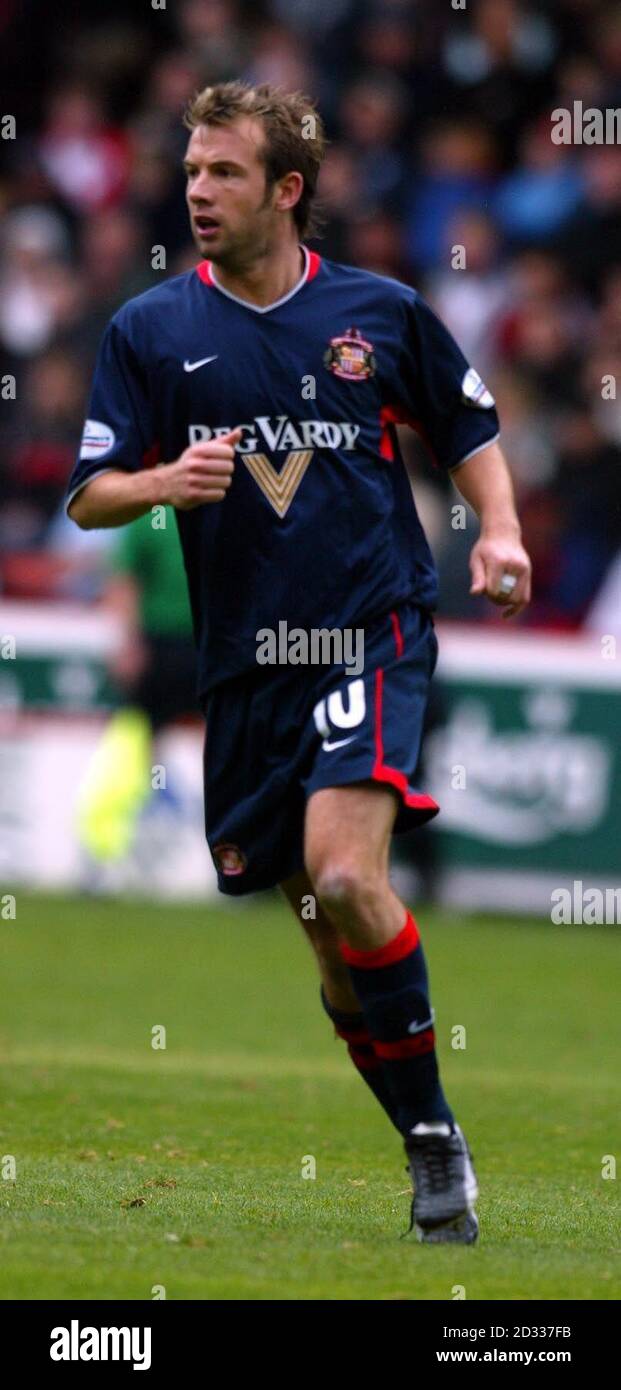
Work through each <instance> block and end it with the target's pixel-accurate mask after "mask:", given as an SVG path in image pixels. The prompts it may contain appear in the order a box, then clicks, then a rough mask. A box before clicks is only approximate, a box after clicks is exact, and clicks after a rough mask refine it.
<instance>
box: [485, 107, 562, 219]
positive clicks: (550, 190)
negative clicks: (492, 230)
mask: <svg viewBox="0 0 621 1390" xmlns="http://www.w3.org/2000/svg"><path fill="white" fill-rule="evenodd" d="M550 130H551V126H550V120H549V118H548V117H543V118H542V120H541V121H539V122H537V124H536V125H534V126H530V127H529V128H528V129H527V131H526V133H525V135H524V137H523V139H522V141H521V159H520V164H519V165H518V167H517V168H516V169H514V170H512V172H511V173H510V174H507V175H506V177H505V178H504V179H503V180H502V182H501V184H500V187H499V189H498V192H497V193H496V196H495V199H494V210H495V214H496V216H497V218H498V222H499V225H500V227H501V228H502V230H503V231H504V232H505V234H506V236H507V237H508V238H509V239H510V240H511V241H512V242H513V243H514V244H517V245H523V244H525V243H536V244H539V245H540V244H541V243H542V242H544V241H547V240H550V239H551V238H552V237H553V236H554V235H555V234H556V233H558V232H559V231H560V229H561V228H562V227H563V226H564V225H565V223H566V222H568V221H569V219H570V217H571V216H572V214H573V213H574V212H575V211H576V209H577V208H578V205H579V203H580V198H581V194H582V187H583V184H582V176H581V173H580V169H579V168H578V166H577V164H576V161H575V158H574V156H573V153H572V154H571V155H570V154H569V153H568V147H567V145H555V144H554V143H553V142H552V140H551V139H550Z"/></svg>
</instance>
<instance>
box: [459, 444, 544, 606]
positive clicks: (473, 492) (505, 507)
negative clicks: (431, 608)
mask: <svg viewBox="0 0 621 1390" xmlns="http://www.w3.org/2000/svg"><path fill="white" fill-rule="evenodd" d="M451 477H452V479H453V482H454V483H455V486H456V487H457V488H458V490H459V492H460V493H461V495H462V497H463V498H465V500H466V502H468V503H469V505H470V506H471V507H472V508H473V509H474V511H475V512H476V514H477V516H478V518H479V521H480V523H481V534H480V536H479V539H478V541H477V542H476V544H475V545H474V546H473V548H472V551H471V554H470V573H471V575H472V584H471V587H470V593H471V594H473V595H476V594H486V595H487V597H488V598H490V599H491V600H492V603H497V604H499V605H501V606H502V607H503V608H504V612H503V618H511V617H513V616H514V615H515V614H516V613H521V612H522V609H523V608H525V607H526V604H527V603H529V602H530V584H531V564H530V560H529V558H528V555H527V554H526V551H525V549H524V547H523V545H522V540H521V530H520V523H519V521H518V516H517V512H516V509H515V498H514V494H513V484H512V482H511V474H510V472H509V469H508V466H507V463H506V460H505V457H504V454H503V452H502V449H501V448H500V445H499V444H498V443H496V442H494V443H492V444H487V445H486V446H485V447H484V448H483V449H479V450H478V451H477V452H476V453H475V454H473V455H472V456H471V457H470V458H468V459H466V461H465V463H461V464H459V465H458V466H457V468H455V469H452V470H451ZM503 575H513V576H514V577H515V580H516V583H515V585H514V587H513V588H512V589H511V592H510V593H506V592H504V593H503V590H502V588H501V584H502V579H503Z"/></svg>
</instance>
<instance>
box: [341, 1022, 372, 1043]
mask: <svg viewBox="0 0 621 1390" xmlns="http://www.w3.org/2000/svg"><path fill="white" fill-rule="evenodd" d="M334 1031H335V1033H336V1035H337V1037H339V1038H343V1040H344V1042H347V1043H367V1044H369V1046H371V1047H372V1046H373V1042H372V1039H371V1034H370V1033H369V1030H368V1028H367V1026H366V1024H364V1023H361V1025H360V1027H359V1028H341V1026H340V1024H338V1023H335V1025H334Z"/></svg>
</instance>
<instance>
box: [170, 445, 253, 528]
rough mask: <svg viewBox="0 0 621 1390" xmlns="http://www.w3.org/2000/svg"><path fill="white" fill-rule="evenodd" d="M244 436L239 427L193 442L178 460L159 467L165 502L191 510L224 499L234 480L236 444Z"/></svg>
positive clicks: (182, 509) (183, 510)
mask: <svg viewBox="0 0 621 1390" xmlns="http://www.w3.org/2000/svg"><path fill="white" fill-rule="evenodd" d="M241 437H242V430H241V429H240V428H237V429H234V430H230V431H229V433H228V434H222V435H220V436H219V437H218V438H217V439H209V440H205V441H204V442H202V443H199V444H190V446H189V448H187V449H184V451H183V453H182V454H181V455H180V457H179V458H178V459H177V461H176V462H175V463H168V464H165V465H164V467H162V468H160V469H159V470H158V481H159V483H160V485H161V495H162V502H164V503H169V504H170V506H171V507H177V508H178V509H179V511H182V512H188V511H191V510H192V508H193V507H202V506H204V504H205V503H206V502H222V501H223V499H224V498H225V497H226V494H227V492H228V489H229V488H230V486H231V482H232V480H233V469H234V467H235V445H236V444H239V441H240V439H241Z"/></svg>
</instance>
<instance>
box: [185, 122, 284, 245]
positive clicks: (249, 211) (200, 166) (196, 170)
mask: <svg viewBox="0 0 621 1390" xmlns="http://www.w3.org/2000/svg"><path fill="white" fill-rule="evenodd" d="M263 141H264V134H263V128H262V125H261V122H260V121H257V120H254V119H253V118H252V117H249V116H240V117H239V118H238V119H236V120H234V121H232V122H231V123H230V124H229V125H223V126H218V125H201V126H197V127H196V129H195V130H193V131H192V134H191V136H190V139H189V141H188V147H187V150H186V155H185V159H184V168H185V171H186V174H187V190H186V198H187V202H188V208H189V212H190V222H191V226H192V235H193V237H194V240H195V242H196V245H197V246H198V249H199V251H200V253H201V255H202V256H207V257H209V259H210V260H212V261H215V263H216V265H218V264H222V265H224V266H230V267H231V268H237V269H239V268H241V267H243V266H245V265H248V264H249V263H251V262H252V261H253V260H255V259H256V257H257V255H261V254H262V253H263V251H264V250H266V249H267V247H268V246H269V243H270V240H271V235H272V234H273V232H274V229H275V223H276V220H277V216H278V214H277V213H276V212H275V210H274V207H273V203H274V201H275V197H276V195H277V185H276V186H275V188H274V189H269V190H268V189H267V188H266V180H265V166H264V164H263V160H262V158H261V150H262V147H263Z"/></svg>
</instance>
